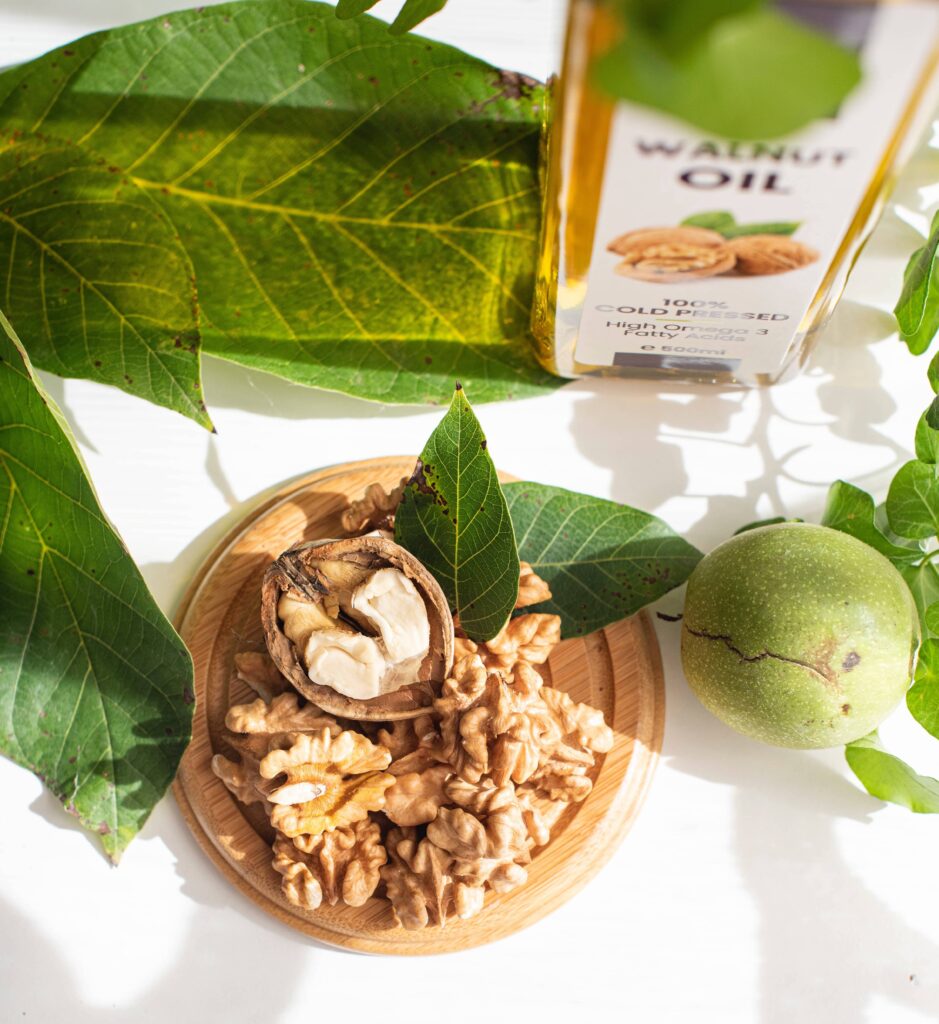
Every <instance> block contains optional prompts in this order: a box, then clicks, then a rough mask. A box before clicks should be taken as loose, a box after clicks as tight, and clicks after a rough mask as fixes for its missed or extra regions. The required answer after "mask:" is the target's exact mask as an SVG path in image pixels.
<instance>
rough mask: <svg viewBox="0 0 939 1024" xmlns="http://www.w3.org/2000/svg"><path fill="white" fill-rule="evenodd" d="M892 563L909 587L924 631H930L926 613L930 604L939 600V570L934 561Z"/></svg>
mask: <svg viewBox="0 0 939 1024" xmlns="http://www.w3.org/2000/svg"><path fill="white" fill-rule="evenodd" d="M894 564H895V565H896V566H897V569H898V570H899V571H900V575H901V576H902V577H903V578H904V579H905V580H906V585H907V586H908V587H909V588H910V593H911V594H912V595H913V600H914V601H915V602H916V608H917V610H918V611H919V618H920V622H921V623H922V625H923V630H924V632H926V633H927V634H928V633H930V632H931V630H930V627H929V623H928V622H927V620H926V613H927V612H928V611H929V608H930V607H931V606H932V605H934V604H935V603H936V602H937V601H939V572H937V570H936V566H935V563H934V562H931V561H929V560H928V559H922V560H921V561H920V562H919V563H918V564H915V565H914V564H906V565H901V564H899V563H896V562H895V563H894Z"/></svg>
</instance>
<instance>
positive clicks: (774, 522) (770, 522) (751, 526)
mask: <svg viewBox="0 0 939 1024" xmlns="http://www.w3.org/2000/svg"><path fill="white" fill-rule="evenodd" d="M803 522H805V520H804V519H787V518H786V517H785V516H773V518H772V519H757V520H756V521H755V522H752V523H747V524H746V525H745V526H741V527H740V529H739V530H734V536H735V537H736V536H737V534H738V533H748V532H749V531H750V530H758V529H759V528H760V527H761V526H778V525H779V524H780V523H803Z"/></svg>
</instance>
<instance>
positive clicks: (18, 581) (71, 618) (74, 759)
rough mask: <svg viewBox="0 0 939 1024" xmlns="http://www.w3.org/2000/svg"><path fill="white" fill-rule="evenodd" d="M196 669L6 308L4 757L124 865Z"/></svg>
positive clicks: (0, 482)
mask: <svg viewBox="0 0 939 1024" xmlns="http://www.w3.org/2000/svg"><path fill="white" fill-rule="evenodd" d="M192 701H193V695H192V661H191V660H190V657H189V654H188V652H187V651H186V648H185V647H184V646H183V644H182V641H181V640H180V639H179V637H178V636H177V635H176V633H175V632H174V631H173V628H172V626H170V624H169V623H168V622H167V621H166V619H165V618H164V617H163V615H162V614H161V612H160V609H159V608H158V607H157V605H156V603H155V602H154V600H153V598H152V597H151V596H150V593H149V591H148V590H147V587H146V584H145V583H144V581H143V578H142V577H141V575H140V573H139V571H138V570H137V567H136V566H135V565H134V563H133V561H132V559H131V557H130V555H129V554H128V553H127V550H126V549H125V548H124V546H123V544H122V543H121V539H120V538H119V537H118V535H117V534H116V533H115V532H114V530H113V529H112V527H111V525H110V524H109V523H108V521H107V519H105V517H104V514H103V513H102V511H101V508H100V506H99V505H98V502H97V499H96V497H95V494H94V491H93V489H92V486H91V483H90V482H89V480H88V477H87V476H86V474H85V470H84V467H83V466H82V463H81V460H80V458H79V455H78V452H77V450H76V448H75V446H74V443H73V441H72V438H71V435H70V434H69V432H68V427H67V426H66V424H65V422H64V420H63V419H62V416H61V413H60V412H59V410H58V409H57V408H56V406H55V404H54V403H53V402H52V399H51V398H49V396H48V395H46V394H45V393H44V392H43V391H42V388H41V386H40V384H39V382H38V380H37V379H36V377H35V375H34V373H33V371H32V368H31V366H30V363H29V359H28V358H27V356H26V353H25V352H24V351H23V349H22V347H21V346H20V343H19V341H18V340H17V338H16V335H15V334H14V333H13V330H12V328H11V327H10V324H9V322H8V321H7V320H6V319H5V317H4V316H3V314H2V313H0V750H2V752H3V753H4V754H6V755H7V756H8V757H10V758H12V759H13V760H14V761H16V762H18V763H19V764H21V765H23V766H24V767H26V768H29V769H30V770H31V771H33V772H35V773H36V774H37V775H38V776H39V777H40V778H41V779H43V781H44V782H45V783H46V785H47V786H48V787H49V788H50V789H51V790H52V792H53V793H55V795H56V796H57V797H58V798H59V799H60V800H61V801H62V803H63V804H64V805H65V807H66V809H67V810H68V811H70V812H71V813H72V814H75V815H76V816H77V817H78V818H79V820H80V821H81V823H82V824H83V825H84V826H85V827H86V828H89V829H91V830H93V831H94V832H96V833H98V834H99V835H100V837H101V842H102V843H103V845H104V848H105V850H106V851H107V853H108V854H109V856H110V857H111V858H112V859H114V860H117V858H118V857H119V856H120V854H121V852H122V850H123V849H124V847H125V846H126V845H127V843H128V842H129V841H130V840H131V839H132V838H133V837H134V835H135V834H136V833H137V831H138V830H139V829H140V827H141V826H142V825H143V823H144V821H146V819H147V816H148V815H149V814H150V811H151V810H152V809H153V805H154V804H155V803H156V801H157V800H159V798H160V797H161V796H162V795H163V793H164V791H165V790H166V787H167V786H168V785H169V783H170V781H171V780H172V778H173V775H174V774H175V771H176V766H177V764H178V762H179V758H180V756H181V755H182V752H183V750H184V749H185V747H186V743H187V741H188V739H189V735H190V726H191V720H192Z"/></svg>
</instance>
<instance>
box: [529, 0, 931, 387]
mask: <svg viewBox="0 0 939 1024" xmlns="http://www.w3.org/2000/svg"><path fill="white" fill-rule="evenodd" d="M779 6H780V7H782V8H783V9H784V10H785V11H786V12H787V13H789V14H790V15H793V16H795V17H797V18H802V19H803V20H805V21H806V22H808V23H809V24H811V25H813V26H814V27H816V28H820V29H823V30H825V31H827V32H829V33H830V34H831V35H833V36H834V37H835V38H836V39H838V40H839V41H840V42H841V43H842V44H843V45H846V46H849V47H853V48H854V49H855V50H856V51H857V52H858V54H859V57H860V61H861V65H862V68H863V79H862V82H861V84H860V85H859V86H858V87H857V88H856V89H855V90H854V92H852V93H851V94H850V96H849V97H848V98H847V99H846V100H845V102H844V103H843V104H842V106H841V108H840V109H839V110H837V111H834V112H833V113H832V116H831V117H830V118H826V119H823V120H821V121H818V122H815V123H813V124H812V125H810V126H809V127H808V128H806V129H804V130H802V131H800V132H798V133H796V134H794V135H792V136H789V137H787V138H785V139H782V140H773V141H768V142H762V143H761V142H757V143H753V142H750V143H744V142H732V141H728V140H726V139H720V138H715V137H713V136H708V135H705V134H703V133H702V132H701V131H700V130H698V129H695V128H693V127H691V126H689V125H687V124H685V123H684V122H681V121H678V120H676V119H674V118H672V117H669V116H667V115H665V114H662V113H659V112H657V111H654V110H651V109H648V108H646V107H641V106H638V105H635V104H631V103H627V102H620V101H615V100H612V99H610V98H608V97H606V96H605V95H604V94H601V93H600V92H599V91H598V90H597V89H596V88H595V87H594V86H593V84H592V78H591V68H592V63H593V61H594V59H595V58H597V57H598V56H599V55H601V54H602V53H604V52H605V51H606V50H607V49H608V48H609V46H610V44H611V42H613V41H615V39H616V38H617V37H618V34H619V33H621V32H624V31H628V26H626V25H624V24H622V23H621V22H620V21H619V19H618V15H617V14H616V13H615V8H614V7H612V6H611V5H608V4H606V3H604V2H603V0H571V4H570V13H569V20H568V27H567V36H566V42H565V53H564V64H563V69H562V73H561V76H560V78H559V80H558V81H557V82H556V83H555V85H554V88H553V96H552V104H551V106H552V108H553V109H552V110H551V111H550V114H549V116H550V118H551V125H552V127H551V131H550V132H549V134H548V136H547V139H548V142H547V159H546V167H547V171H546V176H547V180H546V200H545V202H546V207H545V214H544V220H543V226H542V241H541V253H540V259H539V268H538V278H537V282H536V290H535V303H534V309H533V315H532V335H533V341H534V346H535V351H536V354H537V356H538V359H539V361H540V362H541V363H542V364H543V365H544V366H545V367H546V368H547V369H549V370H550V371H552V372H553V373H556V374H558V375H560V376H564V377H578V376H585V375H614V376H630V377H635V376H651V377H660V378H661V377H666V378H671V379H678V380H692V381H709V382H713V383H720V384H731V385H733V384H740V385H749V386H754V385H766V384H773V383H776V382H777V381H779V380H781V379H783V378H785V377H787V376H791V375H792V374H794V373H795V372H797V371H798V370H800V369H801V368H802V366H803V365H804V363H805V361H806V359H807V357H808V353H809V350H810V348H811V345H812V342H813V340H814V336H815V335H816V333H817V331H818V330H819V328H820V327H821V326H822V325H823V324H824V323H825V321H826V320H827V318H828V317H829V315H830V314H831V312H832V310H833V308H834V306H835V304H836V303H837V301H838V299H839V297H840V295H841V292H842V290H843V288H844V285H845V283H846V280H847V276H848V273H849V271H850V269H851V266H852V265H853V262H854V260H855V259H856V257H857V254H858V252H859V250H860V247H861V245H862V244H863V242H864V241H865V239H866V238H867V235H868V234H869V233H870V231H871V229H872V228H873V226H874V224H875V222H876V219H877V217H878V216H879V214H880V212H881V209H882V206H883V204H884V202H885V200H886V197H887V194H888V191H889V188H890V187H891V185H892V183H893V179H894V177H895V173H896V170H897V168H898V166H899V164H900V163H901V162H902V160H903V159H904V157H905V156H906V155H908V153H909V150H910V149H911V148H912V146H913V145H915V143H916V141H917V139H918V138H919V136H920V135H921V133H922V130H923V129H924V128H925V126H926V124H927V122H928V118H929V115H930V114H931V113H932V104H933V101H934V100H935V99H936V91H937V90H936V78H937V76H936V74H935V69H936V65H937V47H939V3H936V2H934V0H888V2H880V3H877V2H851V0H847V2H846V0H831V2H826V0H799V2H781V3H780V4H779ZM795 73H796V74H797V73H798V72H797V71H796V72H795ZM780 88H785V83H781V84H780Z"/></svg>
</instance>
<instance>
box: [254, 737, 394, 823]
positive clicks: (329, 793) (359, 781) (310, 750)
mask: <svg viewBox="0 0 939 1024" xmlns="http://www.w3.org/2000/svg"><path fill="white" fill-rule="evenodd" d="M291 739H292V740H293V745H292V746H291V747H289V748H288V749H286V750H280V749H276V750H272V751H271V752H270V753H269V754H267V755H266V756H265V757H264V758H262V760H261V763H260V766H259V772H260V775H261V777H262V778H264V779H267V780H270V781H272V782H276V781H277V780H278V779H280V777H281V776H283V777H284V778H283V781H282V782H277V784H276V785H275V786H273V787H272V788H271V790H270V791H269V793H268V800H269V801H270V802H271V803H272V804H273V805H274V806H273V807H272V808H271V824H272V825H273V826H274V828H276V829H277V830H278V831H279V832H282V833H283V834H284V835H285V836H287V837H288V838H291V839H292V838H294V837H296V836H301V835H311V836H315V835H319V834H320V833H321V832H327V831H329V830H331V829H334V828H339V827H341V826H343V825H351V824H353V823H355V822H356V821H361V820H363V819H365V818H367V817H368V813H369V811H378V810H381V808H382V807H383V806H384V803H385V790H386V789H387V788H388V787H389V786H391V785H392V784H393V783H394V781H395V780H394V776H393V775H389V774H388V773H387V772H385V771H383V769H385V768H387V767H388V764H389V762H390V760H391V755H390V754H389V753H388V751H387V750H385V748H384V747H378V746H375V745H374V744H373V743H371V742H370V741H369V740H368V739H367V738H366V737H365V736H363V735H362V734H361V733H358V732H352V731H351V730H346V731H344V732H340V733H338V734H333V733H331V732H330V730H329V729H321V730H319V731H318V732H315V733H311V734H299V733H296V734H293V735H292V736H291Z"/></svg>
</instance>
